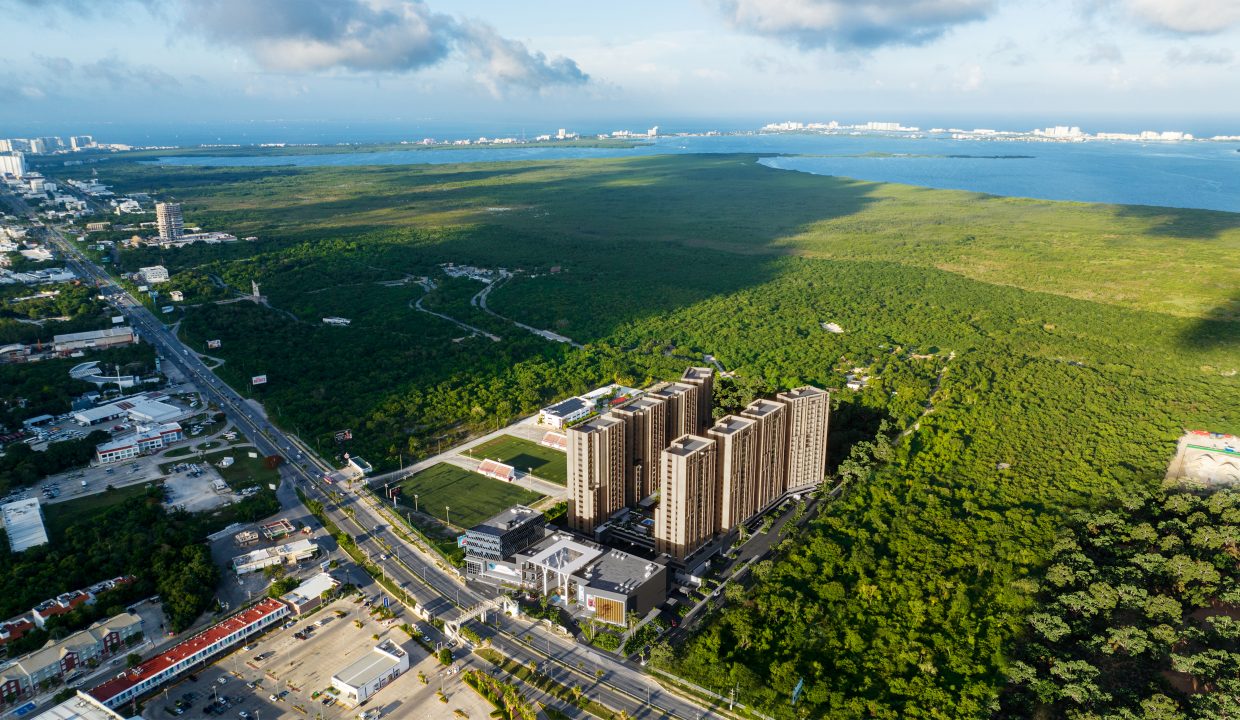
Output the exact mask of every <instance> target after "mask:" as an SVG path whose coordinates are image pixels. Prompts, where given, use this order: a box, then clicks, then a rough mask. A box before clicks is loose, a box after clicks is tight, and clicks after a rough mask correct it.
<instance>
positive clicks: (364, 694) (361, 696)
mask: <svg viewBox="0 0 1240 720" xmlns="http://www.w3.org/2000/svg"><path fill="white" fill-rule="evenodd" d="M408 669H409V654H408V653H406V652H405V651H404V650H403V649H401V647H400V646H399V645H397V644H396V643H394V642H392V641H391V640H384V641H383V642H381V643H379V644H378V645H376V646H374V647H373V648H371V651H370V652H369V653H367V654H366V655H364V656H362V657H361V658H359V659H358V660H357V661H355V662H354V663H353V664H351V665H349V666H348V667H347V668H345V669H343V670H341V671H340V672H338V673H336V674H335V675H332V686H333V687H336V688H338V689H339V690H340V694H341V696H342V697H343V698H344V700H345V702H347V703H349V704H350V705H353V706H354V707H356V706H358V705H360V704H362V703H364V702H366V701H367V700H369V699H370V698H372V697H374V695H375V693H377V692H379V691H380V690H382V689H383V688H384V687H386V686H387V685H389V684H391V682H392V681H393V680H395V679H396V678H398V677H400V675H401V673H403V672H405V671H406V670H408Z"/></svg>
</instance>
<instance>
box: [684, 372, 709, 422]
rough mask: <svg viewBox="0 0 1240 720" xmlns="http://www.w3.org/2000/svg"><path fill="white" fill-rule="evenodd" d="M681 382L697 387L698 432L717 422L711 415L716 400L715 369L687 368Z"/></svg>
mask: <svg viewBox="0 0 1240 720" xmlns="http://www.w3.org/2000/svg"><path fill="white" fill-rule="evenodd" d="M680 380H681V382H683V383H687V384H689V385H694V386H696V387H697V389H698V392H697V396H698V397H697V400H698V403H697V405H698V409H697V413H698V419H697V430H696V432H698V433H701V432H703V431H705V429H706V428H708V427H710V426H711V425H714V424H715V421H714V418H712V417H711V412H712V410H713V406H714V402H715V370H714V369H713V368H708V367H691V368H689V369H687V370H685V374H684V376H683V377H681V379H680Z"/></svg>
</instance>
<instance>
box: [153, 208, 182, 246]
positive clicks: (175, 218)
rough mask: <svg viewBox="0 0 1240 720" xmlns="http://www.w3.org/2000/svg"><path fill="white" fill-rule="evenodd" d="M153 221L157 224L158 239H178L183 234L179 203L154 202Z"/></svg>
mask: <svg viewBox="0 0 1240 720" xmlns="http://www.w3.org/2000/svg"><path fill="white" fill-rule="evenodd" d="M155 223H156V225H158V226H159V239H160V240H180V239H181V237H182V236H183V235H185V220H184V218H182V217H181V203H155Z"/></svg>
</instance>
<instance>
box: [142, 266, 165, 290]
mask: <svg viewBox="0 0 1240 720" xmlns="http://www.w3.org/2000/svg"><path fill="white" fill-rule="evenodd" d="M138 277H139V278H141V279H142V281H143V282H145V283H146V284H148V285H156V284H158V283H163V282H168V277H169V276H168V268H166V267H164V266H163V265H152V266H151V267H144V268H138Z"/></svg>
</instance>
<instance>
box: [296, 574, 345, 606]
mask: <svg viewBox="0 0 1240 720" xmlns="http://www.w3.org/2000/svg"><path fill="white" fill-rule="evenodd" d="M339 584H340V583H339V582H338V581H337V580H336V578H334V577H332V576H331V575H329V574H328V573H325V572H321V573H319V574H318V575H315V576H314V577H312V578H309V579H308V580H306V581H305V582H303V583H302V584H300V585H298V586H297V588H296V589H295V590H293V591H292V592H290V593H287V594H286V595H284V598H285V599H288V600H289V601H297V602H305V601H307V600H313V599H315V598H317V597H319V596H320V595H322V594H323V593H325V592H327V591H329V590H335V589H336V586H337V585H339Z"/></svg>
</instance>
